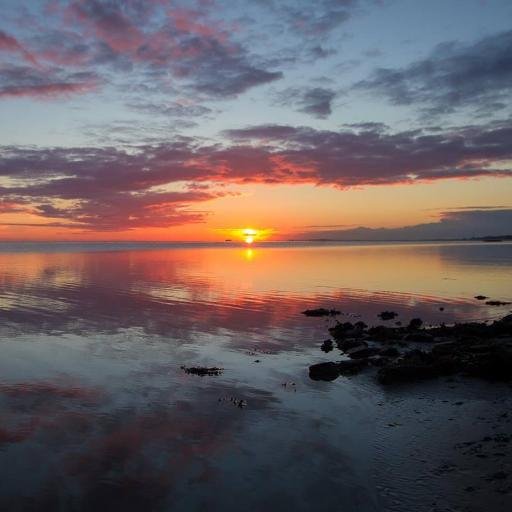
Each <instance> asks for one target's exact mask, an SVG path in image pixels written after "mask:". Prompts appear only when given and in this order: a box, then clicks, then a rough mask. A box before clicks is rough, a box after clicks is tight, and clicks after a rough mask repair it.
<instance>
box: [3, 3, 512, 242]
mask: <svg viewBox="0 0 512 512" xmlns="http://www.w3.org/2000/svg"><path fill="white" fill-rule="evenodd" d="M511 27H512V2H511V1H510V0H431V1H429V2H416V1H413V0H315V1H312V0H304V1H301V0H295V1H291V0H251V1H246V2H241V1H235V0H229V1H225V0H196V1H192V0H191V1H176V2H175V1H170V0H70V1H65V0H49V1H44V0H40V1H36V0H34V1H23V0H2V16H1V18H0V119H1V121H2V122H1V123H0V152H1V156H0V191H1V193H0V239H8V240H19V239H23V240H25V239H26V240H29V239H33V240H38V239H39V240H40V239H44V240H52V239H58V240H88V239H94V240H121V239H125V240H211V241H215V240H224V239H225V238H229V237H230V233H235V234H236V233H238V232H235V231H232V230H235V229H243V228H248V227H251V228H255V229H261V230H264V231H263V233H264V234H265V236H266V237H270V238H271V239H288V238H317V237H326V238H369V239H372V238H378V239H384V238H412V239H414V238H435V237H448V238H450V237H459V236H460V237H465V236H481V235H485V234H495V235H498V234H512V115H511V114H512V100H511V98H512V30H511ZM403 227H408V228H407V229H405V230H404V229H401V228H403ZM360 228H363V229H360ZM381 228H384V229H381Z"/></svg>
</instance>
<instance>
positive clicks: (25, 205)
mask: <svg viewBox="0 0 512 512" xmlns="http://www.w3.org/2000/svg"><path fill="white" fill-rule="evenodd" d="M225 135H226V136H227V137H229V138H231V142H229V141H226V143H225V144H222V145H221V144H213V143H207V141H205V140H202V139H194V138H192V137H183V136H182V137H178V136H177V137H175V138H174V140H173V141H169V142H160V143H158V144H156V143H154V144H146V145H138V146H127V147H124V148H113V147H96V148H95V147H88V148H87V147H82V148H50V149H39V148H19V147H3V148H0V176H4V177H6V178H8V180H7V181H6V183H10V184H9V185H5V184H4V186H3V187H0V194H1V196H2V198H3V201H4V202H5V204H6V205H8V206H6V208H7V209H8V208H11V209H12V208H21V210H23V211H30V212H31V213H36V214H37V215H40V216H41V217H44V218H46V219H48V220H49V221H50V222H54V221H55V220H60V221H62V220H65V221H67V222H72V223H75V225H76V226H77V227H83V228H84V229H98V230H113V229H130V228H134V227H143V226H165V225H173V224H179V223H187V222H200V221H201V220H203V219H204V215H205V213H204V211H197V208H196V205H198V204H202V203H204V202H206V201H208V200H211V199H215V198H216V197H219V196H220V195H225V194H227V193H229V189H228V188H226V187H225V185H226V184H228V185H229V184H244V183H267V184H277V183H279V184H290V185H291V184H298V183H309V184H314V185H325V186H335V187H339V188H346V187H352V186H364V185H381V184H387V185H392V184H398V183H416V182H429V181H435V180H443V179H449V178H452V179H454V178H459V179H460V178H463V179H465V178H478V177H486V176H488V177H490V176H493V177H497V176H507V177H510V176H512V170H511V169H510V164H509V162H510V159H512V144H511V141H512V124H511V122H510V121H507V122H493V123H489V124H487V125H484V126H473V127H466V128H454V129H451V130H448V129H446V130H445V131H435V132H433V133H431V132H425V131H421V130H414V131H405V132H398V133H392V132H390V131H389V130H388V129H386V128H385V127H383V126H381V125H364V124H363V125H360V127H359V128H358V129H355V130H354V129H345V130H341V131H327V130H314V129H312V128H306V127H292V126H280V125H270V126H266V125H263V126H255V127H249V128H245V129H239V130H230V131H228V132H225ZM173 184H176V185H175V187H176V186H180V187H181V188H182V185H183V184H188V185H196V186H195V187H189V189H188V191H173V192H171V191H167V190H168V189H169V187H171V186H172V185H173ZM198 184H200V185H202V186H200V187H198V186H197V185H198ZM205 187H206V188H205ZM219 190H222V192H219Z"/></svg>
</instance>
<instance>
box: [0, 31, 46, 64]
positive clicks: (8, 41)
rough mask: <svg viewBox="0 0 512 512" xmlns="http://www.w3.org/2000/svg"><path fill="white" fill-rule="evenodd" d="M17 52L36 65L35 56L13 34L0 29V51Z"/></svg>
mask: <svg viewBox="0 0 512 512" xmlns="http://www.w3.org/2000/svg"><path fill="white" fill-rule="evenodd" d="M2 51H3V52H7V53H14V54H19V55H20V56H21V57H22V58H23V59H24V60H26V61H27V62H29V63H31V64H33V65H37V60H36V58H35V57H34V56H33V55H32V54H31V53H30V52H29V51H28V50H27V49H26V48H25V47H24V46H23V45H22V44H21V43H20V42H19V41H18V40H17V39H16V38H15V37H13V36H11V35H9V34H6V33H5V32H4V31H2V30H0V52H2Z"/></svg>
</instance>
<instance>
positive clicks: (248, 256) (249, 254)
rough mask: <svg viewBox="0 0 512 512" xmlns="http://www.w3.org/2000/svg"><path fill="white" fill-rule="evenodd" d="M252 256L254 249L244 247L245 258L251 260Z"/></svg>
mask: <svg viewBox="0 0 512 512" xmlns="http://www.w3.org/2000/svg"><path fill="white" fill-rule="evenodd" d="M253 258H254V251H253V250H252V249H245V259H246V260H247V261H252V259H253Z"/></svg>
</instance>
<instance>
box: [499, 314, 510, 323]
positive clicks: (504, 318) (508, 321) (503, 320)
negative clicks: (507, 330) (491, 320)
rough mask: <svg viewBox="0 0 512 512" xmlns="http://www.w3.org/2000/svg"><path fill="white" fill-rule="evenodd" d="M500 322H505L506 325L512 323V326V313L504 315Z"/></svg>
mask: <svg viewBox="0 0 512 512" xmlns="http://www.w3.org/2000/svg"><path fill="white" fill-rule="evenodd" d="M498 322H499V323H502V324H505V325H511V326H512V315H507V316H504V317H503V318H502V319H501V320H498Z"/></svg>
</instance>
